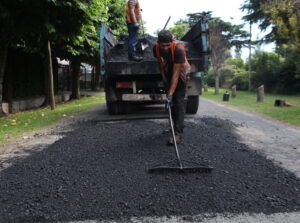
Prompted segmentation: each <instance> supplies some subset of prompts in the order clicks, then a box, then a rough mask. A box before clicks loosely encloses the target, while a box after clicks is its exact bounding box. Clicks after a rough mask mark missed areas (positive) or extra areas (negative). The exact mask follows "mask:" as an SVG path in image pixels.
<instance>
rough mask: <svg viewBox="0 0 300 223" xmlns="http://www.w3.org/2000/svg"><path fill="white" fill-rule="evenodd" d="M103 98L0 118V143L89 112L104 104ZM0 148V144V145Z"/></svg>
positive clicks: (93, 98) (75, 101) (98, 97)
mask: <svg viewBox="0 0 300 223" xmlns="http://www.w3.org/2000/svg"><path fill="white" fill-rule="evenodd" d="M104 99H105V97H104V96H91V97H83V98H81V99H80V100H72V101H70V102H67V103H62V104H59V105H57V108H56V109H55V110H50V109H49V108H48V107H44V108H41V109H36V110H31V111H25V112H19V113H16V114H11V115H8V116H6V117H2V118H0V142H1V143H4V142H7V141H11V140H14V139H16V138H17V137H19V136H21V135H24V134H26V133H30V132H33V131H35V130H38V129H41V128H44V127H47V126H50V125H52V124H55V123H57V122H58V121H60V120H62V119H64V118H68V117H72V116H73V115H75V114H77V113H80V112H84V111H87V110H90V109H92V108H95V107H97V106H99V105H100V104H101V103H103V102H104ZM0 146H1V144H0Z"/></svg>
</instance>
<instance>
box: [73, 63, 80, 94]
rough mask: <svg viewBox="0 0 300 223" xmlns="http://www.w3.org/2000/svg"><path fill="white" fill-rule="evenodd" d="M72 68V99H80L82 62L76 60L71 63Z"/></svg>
mask: <svg viewBox="0 0 300 223" xmlns="http://www.w3.org/2000/svg"><path fill="white" fill-rule="evenodd" d="M71 66H72V96H71V97H72V99H80V80H79V75H80V60H79V58H74V59H73V60H72V62H71Z"/></svg>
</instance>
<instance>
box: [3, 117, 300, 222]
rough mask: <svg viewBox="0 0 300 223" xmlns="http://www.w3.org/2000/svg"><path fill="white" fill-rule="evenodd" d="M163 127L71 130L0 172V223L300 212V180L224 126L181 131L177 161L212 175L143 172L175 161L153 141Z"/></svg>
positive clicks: (137, 124)
mask: <svg viewBox="0 0 300 223" xmlns="http://www.w3.org/2000/svg"><path fill="white" fill-rule="evenodd" d="M166 127H167V121H166V122H165V123H162V122H156V121H141V120H137V121H130V122H128V121H125V122H111V123H103V122H96V121H89V122H85V123H79V124H78V128H77V130H75V131H73V132H70V133H68V134H67V135H66V136H65V137H64V138H63V139H61V140H59V141H57V142H56V143H54V144H52V145H51V146H49V147H48V148H45V149H43V150H42V151H38V152H32V154H31V155H30V156H28V157H26V158H24V159H19V160H15V161H14V164H13V166H11V167H9V168H7V169H5V170H2V171H1V172H0V222H37V221H69V220H84V219H95V220H96V219H99V220H112V219H113V220H123V221H125V220H126V219H130V218H131V217H144V216H148V217H152V216H153V217H154V216H156V217H157V216H158V217H159V216H171V215H176V216H186V217H187V218H188V219H192V217H191V216H193V215H200V214H202V213H236V214H238V213H243V212H248V213H266V214H271V213H277V212H293V211H299V210H300V193H299V189H300V180H299V179H297V178H296V177H295V175H293V174H291V173H289V172H287V171H286V170H284V169H281V168H279V167H277V166H275V165H274V164H273V163H272V162H271V161H269V160H267V159H265V158H264V157H263V156H261V155H260V154H258V153H256V152H254V151H251V150H250V149H249V148H248V147H247V146H246V145H244V144H242V143H240V142H239V138H238V136H237V135H236V134H235V133H234V128H235V126H234V125H233V124H232V123H231V122H229V121H224V120H219V119H213V118H205V117H204V118H201V119H197V120H195V122H193V123H192V122H187V123H186V131H185V136H184V138H185V142H184V144H182V145H180V146H179V149H180V151H181V155H182V157H183V158H184V159H189V160H193V161H199V162H201V163H204V164H209V165H211V166H213V167H214V170H213V171H212V172H211V173H191V174H176V173H166V174H155V175H151V174H148V173H147V172H146V168H147V165H149V164H151V163H153V162H163V161H168V160H170V159H172V158H175V156H174V150H173V148H172V147H168V146H167V145H166V140H167V137H166V135H162V133H161V132H162V130H163V129H165V128H166ZM33 151H34V150H33Z"/></svg>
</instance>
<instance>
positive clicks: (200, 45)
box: [100, 20, 208, 115]
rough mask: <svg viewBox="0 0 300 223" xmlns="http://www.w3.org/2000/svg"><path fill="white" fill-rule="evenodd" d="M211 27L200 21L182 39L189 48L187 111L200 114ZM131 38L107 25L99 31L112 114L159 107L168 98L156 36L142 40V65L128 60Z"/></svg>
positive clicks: (104, 74)
mask: <svg viewBox="0 0 300 223" xmlns="http://www.w3.org/2000/svg"><path fill="white" fill-rule="evenodd" d="M207 37H208V26H207V23H206V22H204V21H202V20H200V21H199V22H198V23H197V24H196V25H194V26H193V27H192V28H191V29H190V30H189V31H188V32H187V33H186V34H185V36H184V37H183V38H182V39H181V40H179V42H180V43H182V44H184V45H185V47H186V56H187V59H188V61H189V63H190V65H191V71H190V73H189V74H188V78H187V97H186V100H187V103H186V112H187V113H189V114H195V113H197V110H198V107H199V96H200V95H201V94H202V86H201V75H202V73H203V72H206V71H207V66H208V47H207V41H208V38H207ZM127 39H128V36H126V35H121V36H119V38H118V39H116V38H115V37H114V35H113V33H112V32H111V31H110V30H109V28H108V27H107V26H105V25H104V24H102V26H101V31H100V41H101V42H100V55H101V68H102V69H101V74H102V75H103V79H104V81H105V93H106V105H107V110H108V113H109V114H110V115H117V114H127V113H130V111H131V108H132V106H134V104H137V103H139V104H159V103H163V102H164V99H165V97H166V89H165V88H164V85H163V82H162V77H161V74H160V70H159V65H158V62H157V59H156V58H155V57H154V56H153V47H154V46H155V44H156V42H157V37H153V36H151V35H148V34H145V35H141V36H140V37H139V41H138V44H137V52H138V54H139V55H141V56H142V57H143V60H142V61H141V62H135V61H129V60H128V53H127V51H128V45H127Z"/></svg>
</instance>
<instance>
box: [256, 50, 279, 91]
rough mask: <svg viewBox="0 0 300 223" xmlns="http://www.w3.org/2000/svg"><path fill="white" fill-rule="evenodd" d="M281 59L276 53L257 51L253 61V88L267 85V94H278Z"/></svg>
mask: <svg viewBox="0 0 300 223" xmlns="http://www.w3.org/2000/svg"><path fill="white" fill-rule="evenodd" d="M280 65H281V58H280V56H279V55H278V54H276V53H269V52H261V51H257V52H256V53H255V55H254V57H253V59H252V67H253V70H254V71H255V74H254V75H253V86H254V87H255V88H257V87H259V86H260V85H262V84H263V85H265V89H266V91H267V92H276V90H277V88H278V84H279V82H278V70H279V69H280Z"/></svg>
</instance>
